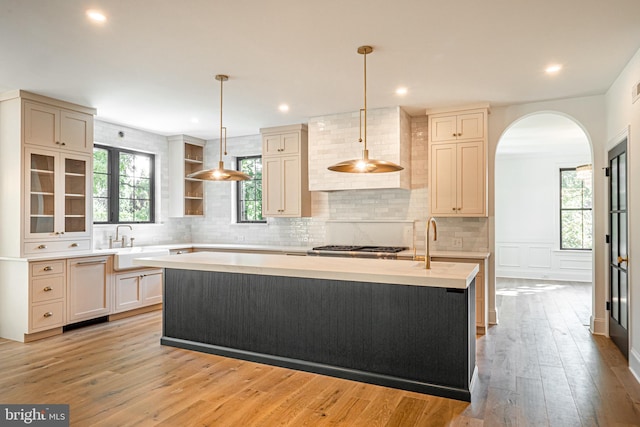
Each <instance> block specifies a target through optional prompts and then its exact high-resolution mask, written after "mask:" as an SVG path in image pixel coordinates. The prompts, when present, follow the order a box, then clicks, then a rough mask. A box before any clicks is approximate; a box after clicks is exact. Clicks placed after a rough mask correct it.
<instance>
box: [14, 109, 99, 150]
mask: <svg viewBox="0 0 640 427" xmlns="http://www.w3.org/2000/svg"><path fill="white" fill-rule="evenodd" d="M23 108H24V143H25V144H28V145H38V146H41V147H46V148H55V149H63V150H70V151H79V152H84V153H91V152H92V150H93V114H90V113H86V112H83V111H72V110H68V109H66V108H60V107H55V106H51V105H48V104H43V103H40V102H34V101H25V102H24V105H23Z"/></svg>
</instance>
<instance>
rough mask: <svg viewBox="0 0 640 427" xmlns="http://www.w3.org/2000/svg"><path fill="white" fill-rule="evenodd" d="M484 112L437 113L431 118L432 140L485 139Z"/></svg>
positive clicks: (430, 134) (430, 131) (430, 132)
mask: <svg viewBox="0 0 640 427" xmlns="http://www.w3.org/2000/svg"><path fill="white" fill-rule="evenodd" d="M484 130H485V114H484V112H471V113H461V114H451V115H448V114H445V115H435V116H433V117H431V119H430V120H429V136H430V138H431V142H442V141H468V140H473V139H483V138H484Z"/></svg>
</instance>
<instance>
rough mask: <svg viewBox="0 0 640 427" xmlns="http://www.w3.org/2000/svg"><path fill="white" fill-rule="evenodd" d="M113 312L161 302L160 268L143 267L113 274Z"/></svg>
mask: <svg viewBox="0 0 640 427" xmlns="http://www.w3.org/2000/svg"><path fill="white" fill-rule="evenodd" d="M114 277H115V279H114V306H113V313H120V312H123V311H127V310H132V309H136V308H140V307H146V306H149V305H153V304H158V303H161V302H162V270H161V269H152V270H149V269H145V270H136V271H134V272H128V273H119V274H116V275H114Z"/></svg>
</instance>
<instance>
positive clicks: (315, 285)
mask: <svg viewBox="0 0 640 427" xmlns="http://www.w3.org/2000/svg"><path fill="white" fill-rule="evenodd" d="M164 280H165V283H164V306H163V337H162V339H161V343H162V344H164V345H169V346H174V347H180V348H185V349H190V350H196V351H201V352H206V353H212V354H217V355H222V356H228V357H233V358H238V359H243V360H249V361H253V362H260V363H266V364H271V365H276V366H282V367H286V368H293V369H299V370H303V371H308V372H314V373H319V374H325V375H331V376H335V377H340V378H346V379H350V380H355V381H363V382H367V383H372V384H378V385H382V386H387V387H394V388H400V389H404V390H410V391H415V392H419V393H426V394H432V395H436V396H442V397H448V398H453V399H458V400H465V401H470V399H471V386H472V384H473V379H474V376H475V375H476V358H475V354H476V344H475V304H474V301H475V295H474V294H475V282H471V283H470V285H469V286H468V287H467V288H466V289H457V288H440V287H430V286H416V285H398V284H385V283H369V282H355V281H341V280H328V279H311V278H298V277H282V276H268V275H258V274H241V273H225V272H214V271H198V270H182V269H170V268H167V269H165V275H164Z"/></svg>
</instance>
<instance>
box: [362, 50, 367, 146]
mask: <svg viewBox="0 0 640 427" xmlns="http://www.w3.org/2000/svg"><path fill="white" fill-rule="evenodd" d="M363 56H364V149H365V151H366V150H367V52H366V51H365V52H364V54H363Z"/></svg>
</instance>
